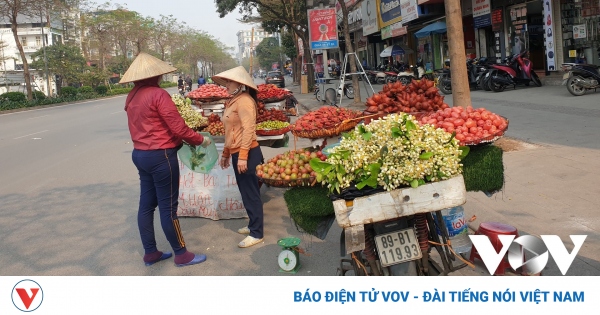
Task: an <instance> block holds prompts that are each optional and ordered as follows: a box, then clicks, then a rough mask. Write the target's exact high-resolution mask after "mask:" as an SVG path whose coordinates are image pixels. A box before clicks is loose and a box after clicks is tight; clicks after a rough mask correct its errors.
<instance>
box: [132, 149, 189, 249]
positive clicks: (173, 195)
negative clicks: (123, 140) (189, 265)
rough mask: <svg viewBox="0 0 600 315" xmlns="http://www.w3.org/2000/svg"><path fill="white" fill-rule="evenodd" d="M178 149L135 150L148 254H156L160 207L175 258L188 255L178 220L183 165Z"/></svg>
mask: <svg viewBox="0 0 600 315" xmlns="http://www.w3.org/2000/svg"><path fill="white" fill-rule="evenodd" d="M177 149H178V148H174V149H166V150H149V151H143V150H136V149H134V150H133V153H132V160H133V164H135V166H136V167H137V169H138V171H139V174H140V205H139V210H138V227H139V229H140V236H141V238H142V244H143V245H144V251H145V253H146V254H151V253H154V252H156V251H157V250H158V249H157V248H156V239H155V237H154V210H155V209H156V206H158V211H159V214H160V223H161V225H162V229H163V232H164V233H165V236H166V237H167V240H168V241H169V243H170V244H171V247H172V248H173V251H174V252H175V255H181V254H184V253H185V252H186V249H185V242H184V240H183V235H182V234H181V227H180V226H179V220H178V219H177V206H178V204H179V202H178V200H177V198H179V196H178V195H179V161H178V160H177Z"/></svg>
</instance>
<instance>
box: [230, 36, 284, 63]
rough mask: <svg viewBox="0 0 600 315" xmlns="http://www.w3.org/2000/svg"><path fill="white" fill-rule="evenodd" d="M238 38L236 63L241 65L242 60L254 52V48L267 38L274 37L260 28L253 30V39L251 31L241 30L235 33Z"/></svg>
mask: <svg viewBox="0 0 600 315" xmlns="http://www.w3.org/2000/svg"><path fill="white" fill-rule="evenodd" d="M236 35H237V38H238V48H239V50H238V54H237V58H238V62H239V63H240V64H241V62H242V59H244V58H248V57H250V53H251V52H252V51H254V49H255V48H256V46H258V44H260V42H261V41H262V40H263V39H265V38H267V37H275V36H276V35H274V34H272V33H268V32H266V31H265V30H264V29H262V28H260V27H255V28H254V38H253V36H252V29H249V30H241V31H238V32H237V34H236Z"/></svg>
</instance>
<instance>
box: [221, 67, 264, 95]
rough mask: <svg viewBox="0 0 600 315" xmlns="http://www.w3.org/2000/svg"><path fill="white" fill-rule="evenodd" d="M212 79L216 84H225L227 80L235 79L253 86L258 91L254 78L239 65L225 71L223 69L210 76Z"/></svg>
mask: <svg viewBox="0 0 600 315" xmlns="http://www.w3.org/2000/svg"><path fill="white" fill-rule="evenodd" d="M212 79H213V81H214V82H215V83H216V84H219V85H223V86H225V83H226V81H227V80H230V81H235V82H237V83H240V84H243V85H245V86H247V87H249V88H253V89H255V90H257V91H258V88H257V87H256V84H254V80H253V79H252V77H251V76H250V74H248V71H246V68H244V67H242V66H239V67H235V68H233V69H229V70H227V71H223V72H221V73H219V74H216V75H214V76H213V77H212Z"/></svg>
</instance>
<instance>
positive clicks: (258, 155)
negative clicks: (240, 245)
mask: <svg viewBox="0 0 600 315" xmlns="http://www.w3.org/2000/svg"><path fill="white" fill-rule="evenodd" d="M238 156H239V154H238V153H234V154H232V155H231V164H232V165H233V171H234V172H235V180H236V181H237V184H238V187H239V189H240V193H241V194H242V202H243V203H244V208H246V212H247V213H248V218H249V219H250V222H249V223H248V228H249V229H250V236H252V237H254V238H263V236H264V234H263V226H264V224H263V221H264V220H263V219H264V216H263V203H262V200H261V199H260V187H259V186H258V176H256V166H258V165H259V164H261V163H262V161H263V155H262V151H261V150H260V147H256V148H254V149H250V152H248V170H247V171H246V172H245V173H242V174H240V173H239V172H238V169H237V162H238Z"/></svg>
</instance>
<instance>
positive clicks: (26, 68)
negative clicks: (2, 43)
mask: <svg viewBox="0 0 600 315" xmlns="http://www.w3.org/2000/svg"><path fill="white" fill-rule="evenodd" d="M10 22H11V24H10V29H11V30H12V33H13V37H14V38H15V42H16V43H17V49H19V54H20V55H21V60H22V61H23V78H24V79H25V88H26V89H27V99H28V100H30V101H31V100H32V99H33V93H32V91H31V76H30V75H29V64H28V63H27V57H26V56H25V51H24V50H23V45H21V41H20V40H19V35H18V34H17V15H16V14H14V15H13V16H11V19H10Z"/></svg>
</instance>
